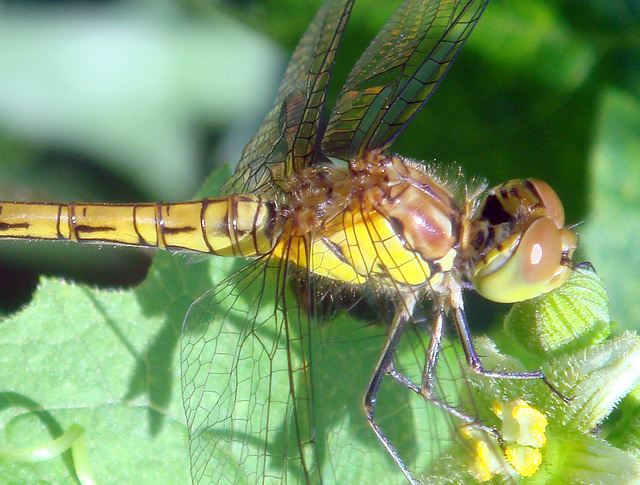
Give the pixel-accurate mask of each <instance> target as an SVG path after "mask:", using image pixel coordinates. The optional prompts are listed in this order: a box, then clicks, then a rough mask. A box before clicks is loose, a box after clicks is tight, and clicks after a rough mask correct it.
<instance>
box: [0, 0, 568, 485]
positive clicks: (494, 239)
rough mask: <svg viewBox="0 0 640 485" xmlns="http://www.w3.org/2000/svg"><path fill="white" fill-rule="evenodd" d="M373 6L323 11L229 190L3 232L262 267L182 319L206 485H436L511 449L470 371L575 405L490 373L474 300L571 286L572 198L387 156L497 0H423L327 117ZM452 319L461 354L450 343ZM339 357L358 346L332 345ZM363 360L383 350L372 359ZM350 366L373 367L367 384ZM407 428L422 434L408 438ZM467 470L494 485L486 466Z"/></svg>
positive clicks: (54, 212)
mask: <svg viewBox="0 0 640 485" xmlns="http://www.w3.org/2000/svg"><path fill="white" fill-rule="evenodd" d="M353 3H354V0H328V1H327V2H326V3H325V4H324V5H323V6H322V7H321V8H320V10H319V11H318V13H317V14H316V16H315V18H314V19H313V21H312V22H311V24H310V26H309V27H308V29H307V31H306V32H305V34H304V35H303V37H302V39H301V40H300V42H299V44H298V46H297V48H296V49H295V51H294V53H293V56H292V60H291V62H290V64H289V66H288V68H287V70H286V72H285V75H284V81H283V82H282V84H281V86H280V88H279V90H278V93H277V97H276V100H275V102H274V105H273V108H272V109H271V111H270V112H269V113H268V114H267V116H266V119H265V121H264V123H263V124H262V126H261V127H260V129H259V130H258V132H257V133H256V134H255V135H254V136H253V137H252V138H251V140H250V141H249V143H248V144H247V145H246V147H245V148H244V151H243V154H242V157H241V159H240V161H239V163H238V165H237V168H236V169H235V172H234V174H233V176H232V177H231V179H230V180H229V181H228V182H227V184H226V185H225V187H224V189H223V195H222V196H221V197H217V198H206V199H201V200H196V201H190V202H182V203H162V202H158V203H147V204H84V203H76V202H73V203H68V204H54V203H28V202H24V203H19V202H0V238H2V239H29V240H35V239H41V240H67V241H72V242H76V243H83V244H115V245H121V246H145V247H154V248H158V249H163V250H169V251H174V252H199V253H207V254H211V255H214V256H224V257H235V258H241V259H245V260H248V261H249V262H248V264H247V265H246V266H244V267H243V268H242V269H240V270H239V271H238V272H237V273H235V274H234V275H232V276H230V277H229V278H227V279H225V280H224V281H222V282H221V283H219V284H217V285H216V286H214V287H213V288H212V289H211V290H210V291H208V292H207V293H205V294H204V295H203V296H202V297H200V298H199V299H198V300H196V301H195V302H194V303H193V304H192V305H191V308H190V309H189V312H188V313H187V315H186V317H185V320H184V323H183V327H182V335H181V344H180V345H181V349H180V352H181V381H182V382H181V386H182V393H183V401H184V407H185V413H186V423H187V427H188V433H189V447H190V450H189V452H190V457H191V476H192V479H193V482H194V483H197V484H203V483H281V482H286V483H306V484H315V483H356V482H357V476H358V475H357V472H353V474H352V475H349V473H351V472H346V473H347V475H344V474H343V473H345V472H343V470H344V469H345V468H346V467H348V466H351V467H352V468H358V467H359V468H361V469H362V468H365V467H372V468H373V469H377V467H382V468H381V469H383V468H385V467H388V466H391V467H394V469H396V470H397V473H398V476H399V477H400V479H402V480H405V481H408V482H409V483H411V484H418V483H422V481H423V480H427V478H425V477H428V476H429V474H430V473H431V470H432V469H434V468H437V466H438V463H437V462H438V458H440V457H442V456H447V457H449V456H457V455H460V454H464V453H467V454H471V455H474V453H475V454H476V455H477V454H478V453H477V452H475V451H474V449H475V448H474V445H473V443H476V444H477V443H482V444H485V445H487V444H488V445H489V446H492V447H493V448H494V452H495V454H496V455H504V454H505V453H504V451H505V446H506V445H505V442H504V439H503V437H502V436H501V434H500V432H499V431H498V430H496V429H495V427H493V425H492V424H490V423H486V422H485V419H484V414H483V411H484V410H483V409H481V408H482V406H480V405H478V404H477V403H475V402H474V401H473V385H472V384H471V381H470V379H469V378H468V377H467V374H469V373H470V374H474V375H477V376H479V377H480V378H486V379H506V380H513V381H536V380H539V381H542V382H543V383H544V384H546V385H547V386H548V387H549V389H550V392H551V393H552V394H553V393H555V394H556V395H557V396H559V397H561V398H562V397H563V396H562V395H561V394H560V393H559V392H558V391H557V390H556V388H555V387H554V384H553V383H552V382H550V381H549V380H547V378H546V377H545V376H544V374H543V373H542V372H541V371H539V370H533V371H526V372H523V371H518V372H509V371H507V370H494V369H485V367H484V366H483V363H482V360H481V358H480V356H479V354H478V352H477V351H476V349H475V345H474V341H473V338H472V336H471V332H470V330H469V326H468V325H467V319H466V314H465V308H464V298H463V292H464V291H466V290H474V291H476V292H478V293H479V294H480V295H481V296H483V297H485V298H487V299H489V300H492V301H496V302H502V303H513V302H518V301H523V300H527V299H530V298H533V297H535V296H538V295H541V294H544V293H546V292H549V291H551V290H553V289H555V288H558V287H559V286H560V285H562V284H563V283H564V282H565V281H566V280H567V278H568V277H569V275H570V274H571V271H572V261H571V258H572V255H573V252H574V250H575V248H576V236H575V235H574V234H573V233H572V232H571V231H570V230H569V229H568V228H565V226H564V211H563V208H562V204H561V202H560V200H559V198H558V196H557V195H556V193H555V192H554V191H553V189H551V187H550V186H549V185H548V184H546V183H545V182H542V181H540V180H535V179H525V180H513V181H509V182H506V183H504V184H501V185H499V186H497V187H494V188H492V189H489V190H487V188H486V184H484V183H479V182H478V183H475V185H474V184H470V185H465V184H461V183H460V182H458V181H456V179H458V178H459V176H460V174H459V172H458V171H456V169H453V171H452V173H450V174H448V175H447V173H446V172H445V171H443V167H435V166H430V165H427V164H424V163H421V162H416V161H412V160H409V159H407V158H404V157H402V156H400V155H396V154H393V153H391V152H389V148H390V146H391V144H392V143H393V141H394V140H395V139H396V138H397V137H398V135H399V134H400V133H401V132H402V130H403V129H404V128H405V127H406V126H407V125H408V123H410V122H411V120H412V118H413V117H414V116H415V115H416V114H417V113H418V111H419V110H420V109H421V108H422V106H423V105H424V104H425V103H426V102H427V100H428V99H429V97H430V96H431V95H432V94H433V92H434V90H435V89H436V87H437V86H438V84H439V83H440V81H441V80H442V79H443V77H444V75H445V74H446V72H447V71H448V69H449V67H450V66H451V64H452V62H453V61H454V59H455V57H456V56H457V54H458V53H459V51H460V49H461V48H462V46H463V44H464V43H465V41H466V39H467V38H468V36H469V35H470V33H471V31H472V30H473V28H474V27H475V25H476V24H477V22H478V21H479V19H480V17H481V15H482V13H483V12H484V10H485V7H486V6H487V3H488V0H406V1H404V2H403V3H402V4H401V5H400V6H399V7H398V9H397V11H396V12H395V13H394V14H393V16H392V17H391V18H390V19H389V20H388V22H387V23H386V24H385V25H384V26H383V28H382V29H381V30H380V31H379V33H378V34H377V35H376V36H375V38H374V39H373V41H372V42H371V44H370V45H369V47H368V48H367V49H366V50H365V52H364V53H363V54H362V56H361V57H360V59H359V60H358V61H357V62H356V64H355V65H354V67H353V69H352V71H351V73H350V74H349V76H348V78H347V80H346V82H345V84H344V86H343V87H342V90H341V92H340V94H339V96H338V99H337V101H336V103H335V105H334V106H333V107H331V108H330V109H329V107H327V106H325V102H326V96H327V87H328V85H329V81H330V80H331V77H332V76H331V75H332V68H333V65H334V59H335V55H336V53H337V51H338V49H339V46H340V42H341V39H342V37H343V33H344V31H345V28H346V26H347V23H348V19H349V15H350V12H351V10H352V7H353ZM449 168H450V167H449ZM448 326H452V327H453V328H454V329H455V333H457V336H458V341H459V343H458V344H457V345H454V344H451V343H449V338H448V337H446V336H445V333H446V329H447V327H448ZM229 342H231V346H229V345H228V343H229ZM223 344H224V345H223ZM332 345H337V346H338V347H339V348H340V349H341V351H340V352H338V353H329V351H328V350H327V349H329V348H330V347H331V346H332ZM374 345H375V351H374V352H373V353H372V352H371V348H372V346H374ZM229 348H232V349H233V351H229V350H228V349H229ZM362 348H366V349H367V354H366V358H365V356H359V355H357V352H355V351H354V349H356V350H357V349H362ZM340 359H346V360H347V362H346V365H343V366H342V367H340V369H341V370H340V371H338V372H333V373H328V372H327V369H329V368H331V367H330V366H329V365H327V367H323V366H322V365H320V362H324V363H325V364H327V363H328V364H332V363H331V362H329V361H331V360H340ZM350 367H364V368H365V369H366V370H367V374H368V378H367V380H365V381H363V382H360V383H358V385H359V386H360V387H358V389H357V390H356V391H353V390H352V386H353V385H354V384H353V382H351V381H350V379H349V378H348V370H349V368H350ZM354 393H355V394H358V393H359V394H360V395H361V396H362V397H361V398H360V399H359V400H358V401H359V403H357V406H359V407H360V415H359V417H358V418H356V417H355V415H353V414H352V413H350V412H348V411H347V407H345V406H346V405H345V404H344V402H343V401H341V398H340V395H341V394H346V395H353V394H354ZM385 401H386V402H385ZM327 402H330V403H333V406H329V408H330V409H331V411H330V412H327V411H326V409H327V404H326V403H327ZM321 404H322V406H321ZM396 408H397V409H396ZM409 415H410V416H409ZM407 416H409V417H407ZM345 419H346V421H345ZM358 419H359V420H360V421H358ZM394 420H398V421H399V422H400V423H404V424H405V425H406V426H405V427H404V428H403V426H399V427H400V428H401V429H400V430H399V431H398V430H397V427H396V431H393V428H394V427H393V426H392V424H393V421H394ZM347 421H353V423H355V424H353V423H352V424H353V426H354V427H355V429H356V430H358V423H360V424H363V425H364V428H365V429H366V431H367V434H366V436H367V437H366V438H364V437H363V436H365V435H364V434H363V433H361V432H360V431H357V432H356V434H355V435H352V434H349V431H348V430H347V429H346V428H347ZM403 433H404V434H405V435H409V436H410V438H411V439H409V440H408V441H409V445H407V439H406V436H405V437H404V439H403V438H402V435H403ZM465 436H466V438H469V437H471V438H473V437H474V436H480V438H479V439H476V441H473V439H471V438H470V439H466V438H465ZM369 437H371V439H373V441H374V442H375V446H377V447H378V449H379V450H380V452H381V456H382V458H380V455H371V456H373V457H374V458H367V457H366V456H363V455H362V454H361V452H360V451H359V450H360V448H359V447H358V446H357V445H356V443H355V442H357V441H359V440H368V439H370V438H369ZM413 440H415V443H411V441H413ZM418 442H420V444H419V443H418ZM423 442H425V443H426V448H424V447H423V444H422V443H423ZM498 466H505V467H507V466H508V465H507V464H504V465H503V464H502V462H500V464H499V465H498ZM469 470H472V469H471V468H469ZM509 473H510V474H509V476H513V473H512V472H511V471H510V472H509ZM516 473H517V470H516ZM345 477H349V478H348V479H347V478H345ZM461 477H466V478H459V480H460V481H463V480H466V479H468V480H473V479H479V478H478V475H477V474H474V473H473V472H472V471H467V470H463V471H462V475H461ZM483 479H484V478H483ZM454 481H458V478H456V479H454Z"/></svg>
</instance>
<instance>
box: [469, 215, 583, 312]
mask: <svg viewBox="0 0 640 485" xmlns="http://www.w3.org/2000/svg"><path fill="white" fill-rule="evenodd" d="M569 236H572V237H569ZM563 238H564V239H563ZM565 239H566V241H565ZM565 246H566V251H565ZM573 249H575V236H573V234H572V233H571V232H570V231H568V230H567V229H558V228H557V227H556V223H555V221H554V220H553V219H551V218H550V217H541V218H540V219H536V220H535V221H533V223H532V224H531V225H530V226H529V227H528V228H527V229H526V231H524V233H523V234H522V235H521V236H518V235H514V236H512V237H510V238H509V239H507V240H505V241H504V242H503V243H502V244H501V246H500V248H496V249H494V250H492V251H491V252H490V253H489V254H487V256H485V258H484V259H483V261H481V262H480V263H479V264H478V265H477V267H476V271H475V273H474V274H473V276H472V283H473V285H474V287H475V288H476V291H477V292H478V293H479V294H481V295H482V296H484V297H485V298H487V299H489V300H492V301H497V302H500V303H513V302H516V301H524V300H528V299H530V298H534V297H536V296H538V295H541V294H543V293H546V292H548V291H551V290H552V289H554V288H557V287H558V286H560V285H561V284H562V283H564V281H566V279H567V278H568V277H569V274H570V273H571V268H569V267H567V266H564V265H562V255H563V252H567V255H569V253H570V252H572V251H573Z"/></svg>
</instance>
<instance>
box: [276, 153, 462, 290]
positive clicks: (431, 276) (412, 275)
mask: <svg viewBox="0 0 640 485" xmlns="http://www.w3.org/2000/svg"><path fill="white" fill-rule="evenodd" d="M284 189H285V193H286V194H287V197H286V202H285V203H284V205H283V207H282V214H283V222H282V233H281V236H280V238H279V242H278V243H277V245H276V248H275V250H274V253H273V254H274V255H275V256H277V257H279V258H282V259H287V260H289V261H291V262H293V263H295V264H297V265H298V266H299V267H302V268H308V269H309V270H310V271H311V272H312V273H313V274H315V275H317V276H321V277H324V278H329V279H331V280H337V281H340V282H345V283H350V284H360V283H364V282H365V281H368V280H369V281H370V280H375V281H376V282H377V283H378V284H381V285H382V286H383V287H385V286H389V287H394V288H397V287H398V285H408V286H411V287H415V286H418V285H424V284H425V283H427V282H428V283H429V284H430V285H431V286H432V287H434V286H437V285H438V284H440V283H441V282H442V278H443V274H445V273H446V272H448V271H450V270H451V269H452V267H453V263H454V260H455V258H456V255H457V246H458V241H459V234H460V230H461V225H462V218H463V216H462V214H461V212H460V209H459V207H458V204H457V202H456V200H455V199H454V197H453V195H452V193H451V191H450V190H449V189H448V188H447V187H446V186H445V184H443V183H442V182H441V181H440V180H439V179H438V178H437V177H436V176H435V175H433V174H431V173H429V171H428V170H427V169H426V168H425V167H424V166H423V165H421V164H418V163H414V162H411V161H408V160H405V159H402V158H399V157H397V156H394V155H390V156H387V155H384V154H382V153H381V152H380V151H371V152H369V153H367V154H366V155H365V156H364V157H362V158H361V159H358V160H356V161H354V162H352V163H351V164H350V166H349V167H348V168H347V167H337V166H316V167H311V168H309V169H307V170H305V171H303V172H301V173H300V174H298V175H297V176H296V177H294V178H293V179H292V180H291V181H290V182H289V183H288V184H287V185H286V186H285V187H284Z"/></svg>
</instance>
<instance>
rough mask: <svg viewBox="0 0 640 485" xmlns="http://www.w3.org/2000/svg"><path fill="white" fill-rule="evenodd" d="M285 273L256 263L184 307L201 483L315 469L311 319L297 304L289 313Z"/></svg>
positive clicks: (306, 478) (196, 473)
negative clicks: (308, 351) (308, 350)
mask: <svg viewBox="0 0 640 485" xmlns="http://www.w3.org/2000/svg"><path fill="white" fill-rule="evenodd" d="M285 272H286V270H285V268H284V267H280V266H279V265H270V263H269V262H268V260H263V261H256V262H253V263H251V264H250V265H248V266H247V267H245V268H244V269H243V270H241V271H240V272H238V273H236V274H235V275H234V276H232V277H230V278H228V279H226V280H225V281H223V282H221V283H220V284H218V285H217V286H216V287H214V288H213V289H212V290H210V291H209V292H207V293H206V294H205V295H204V296H203V297H201V298H200V299H198V300H197V301H196V302H195V303H194V304H193V305H192V307H191V309H190V310H189V313H188V314H187V317H186V319H185V323H184V326H183V331H182V337H181V366H182V369H181V371H182V392H183V399H184V403H185V410H186V414H187V425H188V431H189V438H190V453H191V466H192V470H191V471H192V478H193V482H194V483H196V484H202V483H229V484H236V483H266V482H270V483H271V482H272V481H273V480H274V479H275V480H276V481H277V482H278V483H281V482H282V483H284V482H286V483H310V482H312V481H313V479H314V476H315V474H317V471H314V469H313V466H314V465H313V464H314V463H315V461H316V460H315V458H314V456H315V451H314V449H313V448H314V439H313V438H314V437H313V434H312V430H313V429H314V427H313V424H312V416H311V413H310V411H309V409H310V405H309V402H308V401H309V392H310V383H309V381H310V375H309V373H308V372H307V367H305V359H304V354H305V350H304V348H303V347H304V345H306V342H307V341H308V338H309V336H308V331H307V330H306V329H305V327H304V326H301V325H300V323H302V324H303V325H304V324H305V323H306V322H307V319H305V318H302V320H299V318H298V317H299V316H300V314H299V313H298V312H297V311H296V310H295V308H296V306H295V305H289V306H290V307H291V308H292V309H293V310H292V311H290V312H287V311H285V308H286V305H287V303H288V302H287V301H286V299H287V295H286V292H285V291H284V288H283V284H284V278H285V276H286V275H285ZM290 375H292V376H295V378H294V380H290V378H289V376H290ZM303 457H306V461H305V460H304V459H303ZM316 481H317V480H316Z"/></svg>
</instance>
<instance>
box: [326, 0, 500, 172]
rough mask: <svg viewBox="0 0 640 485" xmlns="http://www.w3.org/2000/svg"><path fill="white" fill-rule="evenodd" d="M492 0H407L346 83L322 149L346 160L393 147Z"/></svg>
mask: <svg viewBox="0 0 640 485" xmlns="http://www.w3.org/2000/svg"><path fill="white" fill-rule="evenodd" d="M487 3H488V0H466V1H465V0H426V1H425V0H406V1H405V2H404V3H403V4H402V5H401V6H400V8H398V10H397V11H396V12H395V14H394V15H393V17H391V19H390V20H389V21H388V22H387V24H386V25H385V26H384V28H383V29H382V30H381V31H380V32H379V33H378V34H377V35H376V37H375V38H374V40H373V41H372V43H371V45H369V47H368V48H367V50H366V51H365V52H364V54H363V55H362V56H361V57H360V59H359V60H358V62H357V63H356V65H355V66H354V68H353V69H352V71H351V74H350V75H349V77H348V79H347V82H346V83H345V85H344V87H343V88H342V93H341V94H340V96H339V98H338V102H337V103H336V105H335V107H334V109H333V113H332V114H331V118H330V120H329V124H328V127H327V131H326V134H325V136H324V138H323V140H322V149H323V152H324V153H326V154H327V155H329V156H333V157H337V158H340V159H343V160H349V159H354V158H356V157H358V156H360V155H361V154H362V153H363V152H365V151H366V150H370V149H374V148H385V147H388V146H389V145H390V144H391V143H392V142H393V140H394V139H395V138H396V136H398V134H399V133H400V132H401V131H402V129H403V128H404V127H405V126H406V125H407V123H409V121H410V120H411V118H412V117H413V116H414V115H415V114H416V113H417V112H418V111H419V110H420V108H422V106H423V105H424V104H425V103H426V101H427V99H428V98H429V96H430V95H431V94H432V93H433V91H434V89H435V88H436V87H437V85H438V83H439V82H440V81H441V80H442V78H443V76H444V75H445V74H446V72H447V70H448V69H449V67H450V66H451V63H452V62H453V60H454V59H455V57H456V55H457V54H458V52H459V51H460V49H461V48H462V45H463V44H464V42H465V40H466V39H467V37H468V36H469V34H470V33H471V30H472V29H473V27H474V26H475V24H476V22H477V21H478V19H479V18H480V16H481V15H482V12H483V10H484V8H485V6H486V4H487Z"/></svg>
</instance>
